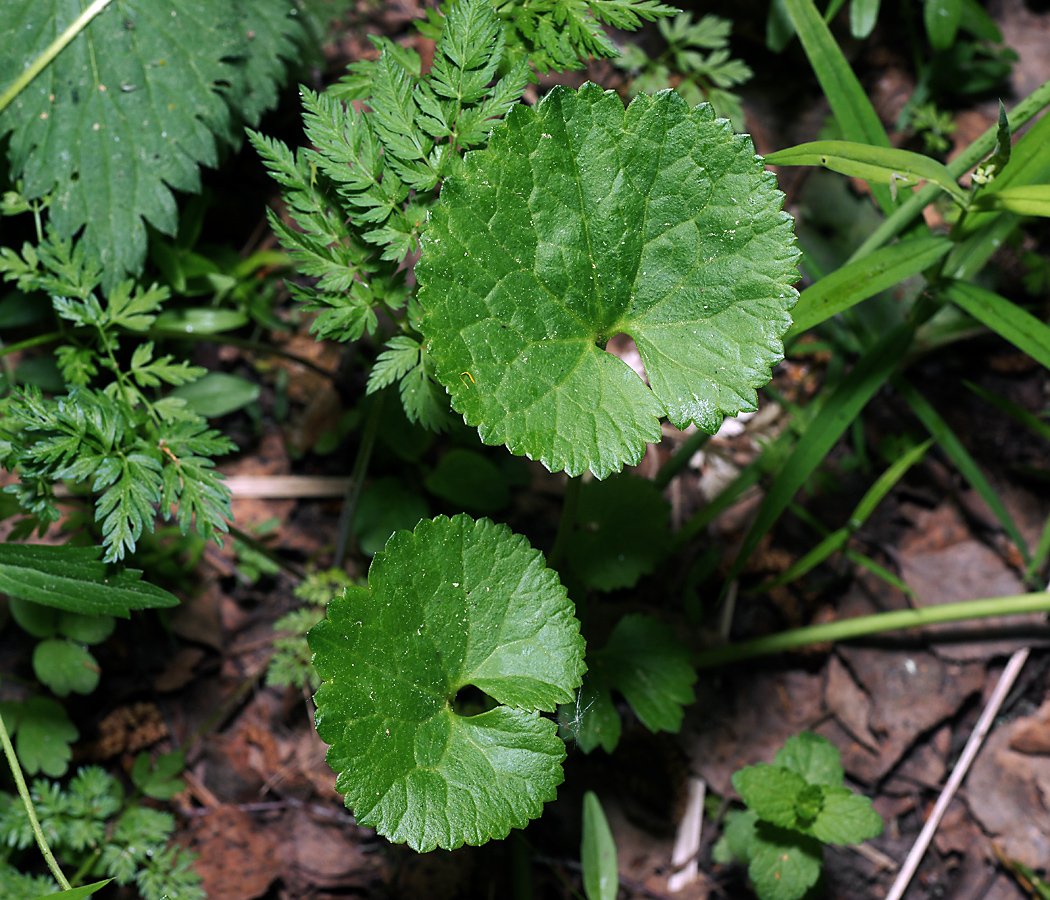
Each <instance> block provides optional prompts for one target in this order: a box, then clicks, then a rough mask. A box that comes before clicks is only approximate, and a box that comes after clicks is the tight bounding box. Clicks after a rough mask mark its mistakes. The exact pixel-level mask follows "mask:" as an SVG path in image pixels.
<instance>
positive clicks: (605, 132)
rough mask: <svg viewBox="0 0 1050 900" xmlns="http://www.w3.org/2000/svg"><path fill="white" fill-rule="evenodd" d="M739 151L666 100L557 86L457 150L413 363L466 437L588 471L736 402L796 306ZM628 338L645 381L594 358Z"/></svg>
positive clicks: (778, 229) (717, 128) (773, 192)
mask: <svg viewBox="0 0 1050 900" xmlns="http://www.w3.org/2000/svg"><path fill="white" fill-rule="evenodd" d="M775 183H776V182H775V178H774V176H773V175H772V174H771V173H767V172H766V171H765V170H764V168H763V165H762V162H761V160H759V159H758V158H757V157H756V156H755V154H754V148H753V146H752V144H751V139H750V138H749V137H747V136H746V135H734V134H733V133H732V130H731V127H730V125H729V123H728V122H726V121H724V120H718V119H715V116H714V112H713V111H712V109H711V107H710V106H708V105H700V106H698V107H696V108H695V109H692V110H690V109H689V108H688V107H687V106H686V105H685V103H684V102H683V101H682V99H681V98H680V97H679V96H678V95H677V94H676V93H674V92H673V91H662V92H661V93H659V94H657V95H656V96H655V97H649V96H645V95H639V96H638V97H637V98H635V100H634V101H632V103H631V105H630V106H629V107H628V108H627V109H626V111H625V110H624V107H623V103H622V101H621V100H620V98H619V97H618V96H617V95H616V94H615V93H613V92H611V91H609V92H605V93H603V92H602V91H601V89H600V88H598V87H597V86H596V85H593V84H585V85H584V86H583V87H582V88H581V89H580V91H579V92H578V93H575V92H573V91H571V90H568V89H566V88H564V87H556V88H555V89H554V90H553V91H551V92H550V94H548V95H547V96H546V97H545V98H544V99H543V100H542V101H541V102H540V104H539V105H538V106H537V107H536V108H535V109H532V108H529V107H527V106H524V105H521V106H517V107H515V108H514V109H513V110H511V112H510V114H509V115H508V116H507V118H506V119H505V121H504V122H503V123H501V124H498V125H497V126H496V127H495V128H494V129H493V131H492V138H491V140H490V142H489V146H488V148H487V149H486V150H482V151H476V152H472V153H468V154H467V156H466V160H465V164H464V168H463V173H462V175H460V176H457V177H453V178H449V179H448V180H446V181H445V183H444V185H443V187H442V189H441V201H440V203H439V204H438V205H437V207H436V208H435V209H434V210H433V211H432V213H431V219H430V224H429V225H428V228H427V232H426V235H425V241H424V246H423V255H422V258H421V260H420V262H419V264H418V266H417V267H416V273H417V276H418V279H419V285H420V292H419V301H420V304H421V305H422V306H423V308H424V309H425V310H426V315H425V316H424V317H423V320H422V322H421V328H422V331H423V334H424V335H425V336H426V338H427V351H428V353H429V354H430V356H431V358H432V359H433V360H434V363H435V365H436V374H437V377H438V379H439V380H440V381H441V382H442V384H444V385H445V387H446V389H447V390H448V392H449V393H450V394H451V397H452V405H453V408H455V409H456V410H457V411H458V412H460V413H462V415H463V417H464V420H465V421H466V422H467V424H469V425H473V426H477V427H478V430H479V432H480V434H481V437H482V440H484V441H485V442H486V443H489V444H498V443H505V444H506V445H507V446H508V447H509V448H510V450H511V451H512V452H514V453H519V454H525V455H528V456H530V457H532V458H538V459H540V460H541V461H542V462H543V463H544V465H546V466H547V468H549V469H551V470H552V471H555V470H559V469H565V470H566V471H567V472H568V473H569V474H571V475H577V474H580V473H581V472H582V471H583V470H584V469H586V468H590V470H591V471H592V472H593V473H594V474H595V475H597V476H598V477H599V478H603V477H605V476H606V475H608V474H609V473H611V472H614V471H617V470H619V469H620V468H622V467H623V466H624V465H626V464H629V463H634V462H637V461H638V460H639V459H640V458H641V456H642V453H643V452H644V449H645V444H646V442H650V441H658V440H659V439H660V425H659V420H660V418H661V417H662V416H667V418H668V419H669V420H670V421H671V422H672V423H673V424H675V425H676V426H678V427H680V428H684V427H685V426H686V425H687V424H688V423H689V422H695V423H696V424H697V425H698V426H699V427H701V428H703V429H705V430H707V431H711V432H714V431H715V430H717V428H718V425H719V424H720V422H721V421H722V418H723V415H725V414H730V415H734V414H736V413H737V412H739V411H741V410H753V409H754V408H755V403H756V395H755V389H756V388H757V387H759V386H760V385H762V384H765V383H766V381H768V380H769V371H770V367H771V366H772V365H773V364H774V363H776V362H777V361H778V360H780V359H781V357H782V355H783V346H782V341H781V338H782V337H783V334H784V332H785V331H786V330H787V328H788V326H789V325H790V317H789V316H788V310H789V309H790V308H791V306H792V305H793V304H794V302H795V300H796V299H797V296H798V295H797V293H796V292H795V290H794V289H793V288H792V287H791V285H792V284H793V283H794V281H795V280H797V277H798V276H797V272H796V270H795V262H796V260H797V258H798V253H797V251H796V250H795V246H794V238H793V236H792V232H791V217H790V216H788V215H787V214H786V213H784V212H782V211H781V205H782V203H783V195H782V194H781V193H780V192H779V191H777V189H776V186H775ZM618 333H626V334H629V335H630V336H631V337H633V338H634V340H635V342H636V344H637V345H638V351H639V353H640V354H641V357H642V361H643V362H644V364H645V369H646V373H647V376H648V380H649V385H646V383H645V382H644V381H643V380H642V379H641V378H639V377H638V375H637V374H635V372H634V371H633V370H631V368H630V367H629V366H627V365H626V364H625V363H624V362H622V361H621V360H620V359H619V358H617V357H615V356H613V355H612V354H610V353H607V352H605V349H604V348H605V346H606V343H607V341H608V339H609V338H610V337H612V336H613V335H615V334H618Z"/></svg>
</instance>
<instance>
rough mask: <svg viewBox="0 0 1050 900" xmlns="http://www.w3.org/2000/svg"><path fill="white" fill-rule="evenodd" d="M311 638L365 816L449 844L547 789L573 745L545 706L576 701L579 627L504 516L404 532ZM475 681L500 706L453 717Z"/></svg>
mask: <svg viewBox="0 0 1050 900" xmlns="http://www.w3.org/2000/svg"><path fill="white" fill-rule="evenodd" d="M309 640H310V647H311V649H312V650H313V652H314V665H315V666H316V667H317V671H318V673H319V674H320V676H321V678H322V680H323V684H322V685H321V688H320V690H318V692H317V695H316V702H317V722H316V724H317V731H318V733H319V734H320V735H321V737H322V738H323V739H324V740H325V741H326V742H328V743H329V744H331V748H330V749H329V751H328V763H329V765H331V766H332V768H333V769H334V770H335V771H336V772H337V773H338V779H337V781H336V787H337V788H338V790H339V791H341V792H342V793H344V794H345V795H346V804H347V806H349V807H351V808H352V809H353V810H354V813H355V815H356V816H357V820H358V821H359V822H361V823H362V824H364V825H370V826H374V827H375V828H376V830H378V831H379V832H380V834H383V835H386V836H387V837H388V838H390V839H391V840H393V841H405V842H407V843H408V844H410V845H411V846H412V847H413V848H415V849H416V850H431V849H433V848H434V847H438V846H439V847H444V848H446V849H452V848H454V847H458V846H460V845H461V844H464V843H467V844H482V843H484V842H485V841H487V840H489V839H491V838H501V837H505V836H506V835H507V834H508V833H509V832H510V829H511V828H520V827H523V826H524V825H525V824H526V822H528V820H529V819H531V818H535V817H536V816H538V815H539V813H540V810H541V808H542V806H543V804H544V803H545V802H546V801H548V800H551V799H553V798H554V795H555V789H556V788H557V786H558V785H559V784H560V783H561V781H562V778H563V774H562V769H561V763H562V760H563V759H564V758H565V749H564V745H563V744H562V742H561V740H559V738H558V737H557V735H556V733H555V731H556V729H555V724H554V722H553V721H552V720H551V719H548V718H545V717H542V716H540V714H539V710H553V709H554V708H555V707H556V706H557V704H559V703H568V702H569V701H571V700H572V699H573V691H574V689H575V688H576V687H578V686H579V684H580V682H581V680H582V677H583V671H584V668H585V666H584V664H583V649H584V644H583V638H582V637H581V636H580V625H579V622H578V621H577V620H576V618H575V617H574V615H573V606H572V603H571V602H570V600H569V599H568V596H567V594H566V592H565V588H564V587H562V585H561V583H560V582H559V581H558V577H557V575H556V574H555V573H554V572H553V571H551V570H550V569H548V568H546V567H545V566H544V564H543V558H542V556H541V555H540V553H539V552H538V551H536V550H533V549H532V548H531V547H530V546H529V544H528V542H527V541H526V540H525V539H524V538H523V537H520V536H518V535H515V534H513V533H512V532H511V531H510V529H508V528H507V527H506V526H504V525H495V524H493V523H492V522H491V521H489V520H488V519H481V520H479V521H477V522H475V521H474V520H473V519H471V518H470V517H469V516H465V515H460V516H456V517H455V518H453V519H448V518H445V517H444V516H439V517H438V518H436V519H426V520H424V521H422V522H420V523H419V524H418V525H417V526H416V528H415V531H412V532H408V531H399V532H397V533H396V534H394V536H393V537H391V539H390V541H389V542H388V543H387V545H386V549H385V550H383V551H382V552H380V553H377V554H376V556H375V559H374V560H373V562H372V565H371V568H370V569H369V572H368V588H356V589H353V588H351V589H348V590H347V592H346V594H345V596H344V597H342V598H337V599H335V600H333V601H332V603H331V604H330V605H329V606H328V618H327V619H326V620H325V621H323V622H321V623H320V624H318V625H317V626H315V627H314V629H313V630H312V631H311V632H310V638H309ZM467 685H473V686H474V687H476V688H479V689H480V690H482V691H484V692H485V693H486V694H488V695H489V696H490V697H492V698H494V699H495V700H496V702H497V703H498V704H501V705H498V706H496V707H495V708H494V709H491V710H489V711H488V712H484V713H482V714H480V715H476V716H470V717H466V716H461V715H459V714H457V712H456V711H455V710H454V708H453V701H454V700H455V697H456V694H457V692H458V691H459V690H460V689H461V688H463V687H466V686H467Z"/></svg>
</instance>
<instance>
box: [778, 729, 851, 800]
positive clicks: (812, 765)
mask: <svg viewBox="0 0 1050 900" xmlns="http://www.w3.org/2000/svg"><path fill="white" fill-rule="evenodd" d="M841 760H842V754H841V753H840V752H839V748H838V747H836V746H835V745H834V744H833V743H831V741H829V740H828V739H827V738H824V737H821V736H820V735H819V734H814V733H813V732H812V731H803V732H801V733H799V734H796V735H792V736H791V737H789V738H788V739H787V740H786V741H784V746H783V747H781V748H780V749H779V750H778V751H777V753H776V756H774V757H773V764H774V765H776V766H780V767H782V768H784V769H788V770H789V771H791V772H795V773H796V774H798V775H801V776H802V777H803V778H804V779H805V780H806V782H808V783H809V784H824V785H830V786H833V787H841V786H842V779H843V776H844V775H845V772H844V771H843V769H842V762H841Z"/></svg>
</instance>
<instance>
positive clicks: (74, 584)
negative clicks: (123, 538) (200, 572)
mask: <svg viewBox="0 0 1050 900" xmlns="http://www.w3.org/2000/svg"><path fill="white" fill-rule="evenodd" d="M100 554H101V549H100V548H98V547H51V546H46V547H45V546H34V545H28V544H0V591H3V592H4V593H7V594H11V595H12V596H15V597H21V598H23V599H25V600H32V601H34V602H36V603H42V604H44V605H45V606H53V607H56V608H58V609H65V610H69V611H71V612H77V613H83V614H85V615H92V616H99V615H110V616H122V617H124V618H127V617H128V615H129V611H130V610H132V609H148V608H153V607H165V606H178V604H179V601H178V598H177V597H175V596H174V595H172V594H169V593H168V592H167V591H165V590H161V589H160V588H158V587H155V586H153V585H152V584H147V583H146V582H144V581H140V580H139V579H140V578H141V577H142V573H141V572H140V571H138V570H137V569H125V568H123V567H121V566H113V565H107V564H105V563H102V562H99V556H100Z"/></svg>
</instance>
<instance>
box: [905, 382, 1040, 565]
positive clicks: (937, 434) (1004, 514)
mask: <svg viewBox="0 0 1050 900" xmlns="http://www.w3.org/2000/svg"><path fill="white" fill-rule="evenodd" d="M893 386H894V387H895V388H896V389H897V392H898V393H899V394H900V395H901V396H902V397H903V398H904V399H905V400H906V401H907V403H908V405H909V406H910V407H911V409H912V412H914V413H915V415H916V416H918V418H919V421H920V422H922V424H923V425H924V426H925V428H926V430H927V431H928V432H929V433H930V434H931V435H933V437H934V438H935V439H936V441H937V443H938V444H939V445H940V447H941V449H942V450H943V451H944V452H945V453H946V454H947V456H948V458H949V459H950V460H951V461H952V462H953V463H954V464H955V468H957V469H958V470H959V472H960V474H961V475H962V477H963V478H965V479H966V482H967V483H968V484H969V485H970V487H972V488H973V489H974V490H975V491H977V493H978V494H979V495H980V497H981V499H982V500H983V501H984V502H985V503H987V504H988V508H989V509H990V510H991V511H992V513H993V514H994V515H995V517H996V518H997V519H998V520H999V524H1000V525H1002V526H1003V531H1005V532H1006V533H1007V534H1008V535H1009V536H1010V540H1012V541H1013V542H1014V543H1015V544H1016V545H1017V549H1018V550H1020V551H1021V556H1022V557H1024V561H1025V563H1027V562H1029V560H1031V558H1032V557H1031V554H1030V553H1029V552H1028V544H1027V543H1026V542H1025V539H1024V536H1023V535H1022V534H1021V531H1020V529H1019V528H1018V527H1017V524H1016V523H1015V522H1014V520H1013V517H1012V516H1011V515H1010V513H1009V511H1008V510H1007V509H1006V507H1005V506H1004V505H1003V501H1002V500H1000V499H999V495H998V494H997V493H996V492H995V489H994V488H993V487H992V486H991V484H989V483H988V479H987V478H985V477H984V473H983V472H982V471H981V470H980V467H978V465H977V462H976V461H975V460H974V458H973V457H972V456H971V455H970V453H969V451H968V450H967V449H966V448H965V447H964V446H963V445H962V441H960V440H959V438H957V437H956V436H955V432H954V431H952V430H951V428H949V427H948V423H947V422H945V421H944V419H942V418H941V416H940V414H939V413H938V412H937V410H935V409H934V408H933V406H932V405H931V404H930V402H929V401H928V400H927V399H926V398H925V397H924V396H923V395H922V394H920V393H919V392H918V391H917V390H916V389H915V387H914V386H913V385H912V384H911V383H910V382H909V381H908V380H907V379H905V378H904V377H903V376H896V377H894V378H893Z"/></svg>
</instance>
